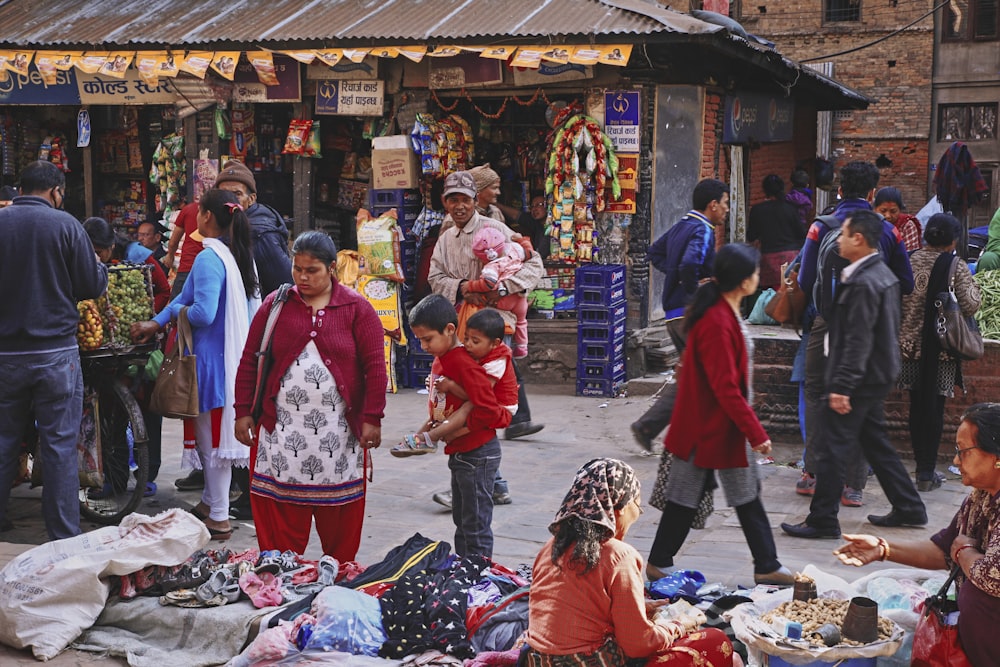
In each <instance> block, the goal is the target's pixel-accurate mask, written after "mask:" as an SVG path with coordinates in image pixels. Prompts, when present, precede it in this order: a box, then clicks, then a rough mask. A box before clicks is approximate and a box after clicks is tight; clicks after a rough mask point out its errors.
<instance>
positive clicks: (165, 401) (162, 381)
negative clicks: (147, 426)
mask: <svg viewBox="0 0 1000 667" xmlns="http://www.w3.org/2000/svg"><path fill="white" fill-rule="evenodd" d="M187 311H188V307H187V306H184V307H183V308H181V312H180V313H179V314H178V315H177V346H176V347H174V349H173V351H172V352H171V353H170V354H169V355H167V356H166V357H165V358H164V359H163V365H162V366H160V374H159V375H158V376H157V378H156V384H155V385H153V395H152V396H151V397H150V399H149V409H150V410H152V411H153V412H155V413H156V414H159V415H163V416H164V417H169V418H172V419H194V418H195V417H197V416H198V413H199V409H198V361H197V357H195V354H194V337H193V336H192V334H191V323H190V322H189V321H188V315H187Z"/></svg>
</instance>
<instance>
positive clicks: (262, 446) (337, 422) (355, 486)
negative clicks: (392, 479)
mask: <svg viewBox="0 0 1000 667" xmlns="http://www.w3.org/2000/svg"><path fill="white" fill-rule="evenodd" d="M277 404H278V405H277V408H278V409H277V419H276V422H275V428H274V431H273V432H269V431H267V430H266V429H261V432H260V442H259V443H258V446H257V459H256V461H255V464H254V474H253V481H252V482H251V491H252V492H253V493H256V494H259V495H263V496H266V497H268V498H271V499H273V500H277V501H279V502H288V503H294V504H297V505H345V504H347V503H351V502H354V501H356V500H360V499H361V498H363V497H364V492H365V488H364V473H365V450H364V449H362V447H361V444H360V443H359V442H358V439H357V438H356V437H354V434H353V433H351V429H350V427H349V426H348V424H347V415H346V410H345V407H346V405H345V403H344V399H343V398H341V396H340V393H339V392H338V391H337V384H336V382H335V381H334V379H333V377H332V376H331V375H330V372H329V371H328V370H327V369H326V367H325V365H324V363H323V358H322V356H321V355H320V353H319V350H318V349H317V348H316V344H315V343H313V342H312V341H309V343H308V344H307V345H306V347H305V349H303V350H302V352H301V353H300V354H299V356H298V357H297V358H296V359H295V361H294V362H292V365H291V366H289V367H288V370H286V371H285V374H284V376H282V378H281V389H280V390H279V391H278V397H277Z"/></svg>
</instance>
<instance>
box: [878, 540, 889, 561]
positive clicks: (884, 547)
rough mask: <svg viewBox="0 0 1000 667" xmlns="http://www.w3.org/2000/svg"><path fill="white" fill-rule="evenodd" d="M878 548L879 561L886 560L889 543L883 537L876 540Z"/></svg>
mask: <svg viewBox="0 0 1000 667" xmlns="http://www.w3.org/2000/svg"><path fill="white" fill-rule="evenodd" d="M878 548H879V552H880V553H879V560H882V561H884V560H887V559H888V558H889V543H888V542H887V541H886V539H885V538H884V537H879V538H878Z"/></svg>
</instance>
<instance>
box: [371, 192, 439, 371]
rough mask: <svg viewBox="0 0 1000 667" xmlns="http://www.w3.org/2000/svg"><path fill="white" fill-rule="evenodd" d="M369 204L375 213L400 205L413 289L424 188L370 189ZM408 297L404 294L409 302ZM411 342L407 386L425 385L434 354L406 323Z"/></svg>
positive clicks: (403, 253) (406, 269)
mask: <svg viewBox="0 0 1000 667" xmlns="http://www.w3.org/2000/svg"><path fill="white" fill-rule="evenodd" d="M369 193H370V194H369V199H370V202H369V207H370V209H371V213H372V215H374V216H379V215H382V214H383V213H387V212H388V211H389V209H391V208H394V209H396V222H397V223H398V224H399V229H400V231H401V232H402V235H401V236H400V240H399V251H400V260H401V264H402V268H403V277H404V278H405V279H406V286H405V288H404V289H405V290H406V291H409V290H412V289H413V286H414V284H415V283H416V279H417V244H418V243H419V241H418V239H417V237H416V235H414V233H413V225H414V223H416V221H417V218H418V217H419V216H420V211H421V209H422V208H423V199H422V198H421V196H420V190H403V189H397V190H369ZM406 301H407V297H406V296H405V293H404V297H403V303H404V304H405V303H406ZM404 326H405V332H406V338H407V342H408V346H407V349H406V352H405V360H406V373H405V376H403V378H402V379H403V383H404V384H405V386H407V387H417V388H420V387H423V386H424V381H425V380H426V379H427V376H428V375H429V374H430V372H431V362H432V361H433V360H434V357H433V356H432V355H430V354H427V353H426V352H424V351H423V350H421V349H420V343H418V342H417V341H416V340H414V339H413V336H412V333H411V332H410V328H409V326H407V325H406V324H404Z"/></svg>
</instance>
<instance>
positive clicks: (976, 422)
mask: <svg viewBox="0 0 1000 667" xmlns="http://www.w3.org/2000/svg"><path fill="white" fill-rule="evenodd" d="M955 440H956V443H957V446H956V447H955V458H954V460H953V463H954V464H955V465H956V466H957V467H958V469H959V471H960V472H961V473H962V484H964V485H965V486H971V487H972V493H970V494H969V495H968V497H966V499H965V501H964V502H963V503H962V506H961V507H960V508H959V509H958V512H956V513H955V516H954V517H952V519H951V523H949V524H948V525H947V526H946V527H945V528H943V529H942V530H940V531H938V532H937V533H935V534H934V535H932V536H931V538H930V539H929V540H924V541H921V542H897V541H890V540H887V539H885V538H883V537H876V536H874V535H844V539H846V540H847V544H845V545H843V546H842V547H840V548H839V549H837V551H835V552H834V553H835V554H837V557H838V558H839V559H840V560H841V562H843V563H846V564H847V565H855V566H858V567H860V566H862V565H867V564H868V563H871V562H873V561H892V562H894V563H902V564H903V565H910V566H912V567H919V568H924V569H928V570H948V569H952V568H956V567H957V568H959V570H960V571H959V573H958V576H957V577H956V579H955V581H956V583H957V585H958V597H957V600H958V610H959V612H960V613H959V617H958V636H959V640H960V641H961V644H962V648H963V649H964V650H965V653H966V655H967V656H968V658H969V661H970V662H971V663H972V664H973V665H974V666H975V667H985V666H986V665H995V664H997V662H996V648H995V639H996V628H997V627H1000V403H978V404H976V405H973V406H972V407H971V408H969V409H968V410H967V411H966V412H965V414H964V415H962V422H961V424H960V425H959V427H958V433H957V434H956V436H955Z"/></svg>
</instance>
